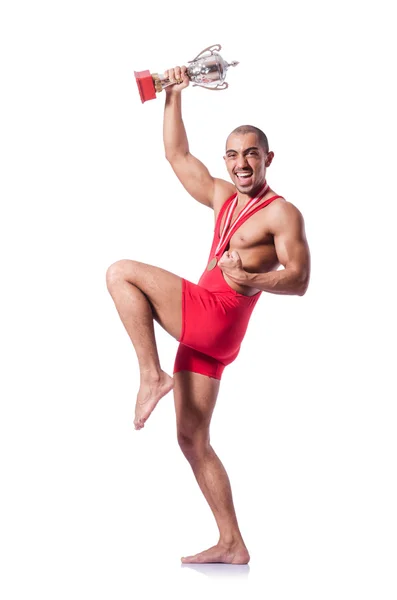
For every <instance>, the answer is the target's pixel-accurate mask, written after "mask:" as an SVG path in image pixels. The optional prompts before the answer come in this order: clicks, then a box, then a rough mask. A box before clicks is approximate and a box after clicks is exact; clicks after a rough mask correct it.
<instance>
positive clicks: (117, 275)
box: [106, 258, 131, 290]
mask: <svg viewBox="0 0 397 600" xmlns="http://www.w3.org/2000/svg"><path fill="white" fill-rule="evenodd" d="M130 262H131V261H129V260H128V259H125V258H122V259H121V260H117V261H116V262H114V263H113V264H111V265H110V267H108V270H107V271H106V285H107V287H108V289H109V290H110V288H111V287H112V286H113V285H114V284H115V283H117V282H118V281H122V280H124V279H125V270H126V267H127V264H128V263H130Z"/></svg>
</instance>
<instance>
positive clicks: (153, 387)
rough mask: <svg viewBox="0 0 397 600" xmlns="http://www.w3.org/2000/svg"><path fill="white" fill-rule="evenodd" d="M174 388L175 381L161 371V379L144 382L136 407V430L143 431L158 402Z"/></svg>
mask: <svg viewBox="0 0 397 600" xmlns="http://www.w3.org/2000/svg"><path fill="white" fill-rule="evenodd" d="M173 387H174V380H173V379H172V377H170V376H169V375H167V373H165V372H164V371H161V375H160V379H158V380H156V381H151V382H149V381H148V382H146V381H145V382H142V383H141V387H140V388H139V392H138V396H137V399H136V405H135V419H134V425H135V429H142V427H143V426H144V425H145V421H147V419H148V417H149V415H150V414H151V413H152V411H153V409H154V408H155V406H156V404H157V402H158V401H159V400H160V399H161V398H162V397H163V396H165V395H166V394H168V392H170V391H171V390H172V388H173Z"/></svg>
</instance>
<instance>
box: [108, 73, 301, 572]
mask: <svg viewBox="0 0 397 600" xmlns="http://www.w3.org/2000/svg"><path fill="white" fill-rule="evenodd" d="M165 75H166V76H168V77H169V78H170V80H171V81H173V82H175V84H174V85H173V86H170V87H169V88H167V90H166V102H165V112H164V145H165V152H166V158H167V159H168V161H169V162H170V164H171V166H172V168H173V170H174V172H175V174H176V175H177V177H178V178H179V180H180V181H181V183H182V185H183V186H184V187H185V189H186V190H187V191H188V192H189V194H191V195H192V196H193V197H194V198H195V199H196V200H198V201H199V202H201V203H202V204H205V205H206V206H208V207H210V208H212V209H213V210H214V214H215V223H216V228H215V236H214V241H213V245H212V248H211V253H210V258H209V262H208V266H207V268H206V269H205V271H204V273H203V276H202V277H201V278H200V282H199V285H196V284H194V283H191V282H188V281H186V280H184V279H181V278H180V277H177V276H176V275H174V274H172V273H170V272H168V271H165V270H163V269H160V268H157V267H152V266H150V265H146V264H142V263H138V262H136V261H132V260H121V261H118V262H116V263H114V264H113V265H112V266H111V267H109V269H108V272H107V285H108V289H109V292H110V294H111V295H112V297H113V300H114V302H115V305H116V308H117V311H118V313H119V315H120V318H121V320H122V322H123V324H124V326H125V328H126V330H127V333H128V334H129V336H130V338H131V341H132V343H133V345H134V348H135V351H136V354H137V358H138V362H139V369H140V389H139V392H138V396H137V401H136V408H135V421H134V424H135V428H136V429H141V428H142V427H143V426H144V423H145V422H146V420H147V418H148V417H149V415H150V414H151V412H152V411H153V409H154V408H155V406H156V404H157V402H158V401H159V400H160V398H162V397H163V396H164V395H165V394H167V393H168V392H169V391H170V390H171V389H173V393H174V399H175V410H176V419H177V431H178V442H179V445H180V447H181V449H182V451H183V453H184V455H185V456H186V458H187V459H188V461H189V462H190V465H191V466H192V469H193V472H194V475H195V476H196V479H197V482H198V484H199V486H200V488H201V491H202V492H203V494H204V496H205V498H206V500H207V502H208V504H209V506H210V508H211V510H212V512H213V514H214V517H215V519H216V522H217V525H218V528H219V534H220V537H219V541H218V543H217V544H216V545H215V546H213V547H212V548H210V549H209V550H206V551H204V552H201V553H200V554H196V555H195V556H189V557H186V558H182V561H183V562H190V563H192V562H199V563H205V562H223V563H231V564H246V563H248V561H249V558H250V557H249V553H248V550H247V548H246V546H245V544H244V541H243V538H242V535H241V532H240V530H239V526H238V523H237V518H236V514H235V510H234V506H233V499H232V493H231V488H230V483H229V479H228V476H227V473H226V471H225V469H224V467H223V465H222V463H221V462H220V460H219V458H218V457H217V455H216V454H215V452H214V450H213V448H212V446H211V445H210V441H209V426H210V421H211V416H212V412H213V409H214V406H215V402H216V399H217V396H218V391H219V385H220V379H221V375H222V372H223V369H224V368H225V366H226V365H227V364H230V363H231V362H232V361H233V360H234V359H235V358H236V356H237V354H238V352H239V349H240V344H241V342H242V339H243V337H244V334H245V331H246V328H247V326H248V321H249V318H250V315H251V313H252V310H253V308H254V306H255V304H256V302H257V300H258V299H259V296H260V295H261V292H263V291H264V292H271V293H274V294H297V295H303V294H304V293H305V291H306V289H307V286H308V282H309V271H310V255H309V249H308V245H307V241H306V237H305V231H304V222H303V218H302V216H301V214H300V212H299V211H298V210H297V209H296V208H295V207H294V206H293V205H292V204H290V203H289V202H286V201H285V200H284V199H283V198H281V197H280V196H277V195H275V193H274V192H273V190H271V189H270V188H269V186H268V184H267V182H266V169H267V168H268V167H269V166H270V164H271V162H272V160H273V157H274V153H273V152H270V151H269V147H268V142H267V138H266V136H265V134H264V133H263V132H262V131H260V130H259V129H256V128H254V127H252V126H243V127H240V128H237V129H236V130H235V131H234V132H232V133H231V134H230V135H229V137H228V139H227V142H226V153H225V157H224V159H225V162H226V167H227V170H228V173H229V176H230V178H231V180H232V183H230V182H228V181H224V180H222V179H216V178H213V177H212V176H211V175H210V173H209V172H208V170H207V169H206V167H205V166H204V165H203V164H202V163H201V162H200V161H199V160H197V159H196V158H195V157H194V156H192V155H191V154H190V152H189V146H188V141H187V137H186V131H185V128H184V125H183V121H182V113H181V92H182V90H183V89H184V88H186V87H187V86H188V85H189V79H188V77H187V75H186V67H181V68H180V67H175V69H170V70H169V71H168V72H166V73H165ZM280 265H282V266H283V267H284V269H281V270H277V269H278V267H279V266H280ZM153 318H154V319H156V321H157V322H158V323H159V324H160V325H161V326H162V327H163V328H164V329H165V330H166V331H167V332H168V333H169V334H171V335H172V336H173V337H174V338H175V339H176V340H178V341H179V342H180V345H179V349H178V353H177V357H176V361H175V367H174V378H171V377H170V376H169V375H167V374H166V373H165V372H164V371H163V370H162V369H161V367H160V362H159V357H158V353H157V347H156V342H155V336H154V327H153Z"/></svg>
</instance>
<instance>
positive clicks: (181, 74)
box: [163, 67, 231, 208]
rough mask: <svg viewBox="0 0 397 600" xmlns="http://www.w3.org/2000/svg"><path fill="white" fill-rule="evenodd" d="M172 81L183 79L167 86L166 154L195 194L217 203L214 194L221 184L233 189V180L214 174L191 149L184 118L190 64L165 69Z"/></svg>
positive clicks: (191, 193) (189, 190)
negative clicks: (183, 104)
mask: <svg viewBox="0 0 397 600" xmlns="http://www.w3.org/2000/svg"><path fill="white" fill-rule="evenodd" d="M164 75H165V76H166V77H169V79H170V81H174V80H182V83H180V84H175V85H172V86H170V87H168V88H165V91H166V100H165V107H164V127H163V135H164V149H165V156H166V159H167V160H168V162H169V163H170V165H171V166H172V168H173V170H174V173H175V175H176V176H177V177H178V179H179V181H180V182H181V183H182V185H183V187H184V188H185V189H186V190H187V192H189V194H190V195H191V196H193V198H195V199H196V200H198V202H201V203H202V204H205V205H206V206H209V207H211V208H213V207H214V198H215V195H216V193H217V192H216V191H217V190H218V191H219V187H225V193H226V195H227V193H228V192H229V191H230V188H231V184H229V183H228V182H226V181H223V180H221V179H215V178H214V177H212V176H211V175H210V173H209V171H208V169H207V167H206V166H205V165H203V163H202V162H201V161H199V160H198V159H197V158H195V157H194V156H193V155H192V154H190V152H189V143H188V139H187V135H186V130H185V126H184V124H183V120H182V108H181V92H182V90H183V89H185V88H186V87H187V86H188V85H189V78H188V77H187V75H186V67H175V69H169V70H168V71H165V73H164Z"/></svg>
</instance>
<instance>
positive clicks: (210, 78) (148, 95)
mask: <svg viewBox="0 0 397 600" xmlns="http://www.w3.org/2000/svg"><path fill="white" fill-rule="evenodd" d="M221 48H222V46H221V45H220V44H215V45H213V46H209V47H208V48H205V50H203V51H202V52H200V53H199V54H198V55H197V56H196V58H194V59H193V60H190V61H189V62H188V65H189V66H188V68H187V75H188V77H189V79H190V81H192V82H194V83H193V86H200V87H204V88H207V89H209V90H225V89H226V88H228V87H229V86H228V84H227V83H226V81H225V78H226V71H227V70H228V68H229V67H235V66H236V65H238V62H237V61H235V60H234V61H233V62H231V63H230V64H229V63H227V62H226V61H225V60H224V59H223V58H222V57H221V56H220V54H219V53H218V51H219V50H221ZM134 73H135V79H136V82H137V85H138V90H139V95H140V97H141V100H142V103H143V102H146V101H147V100H153V99H154V98H156V93H158V92H161V91H162V90H163V89H164V88H166V87H168V86H169V85H174V83H175V82H171V81H170V80H169V79H168V77H165V76H164V75H163V74H161V73H160V74H159V73H150V71H135V72H134ZM177 83H178V82H177Z"/></svg>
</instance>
